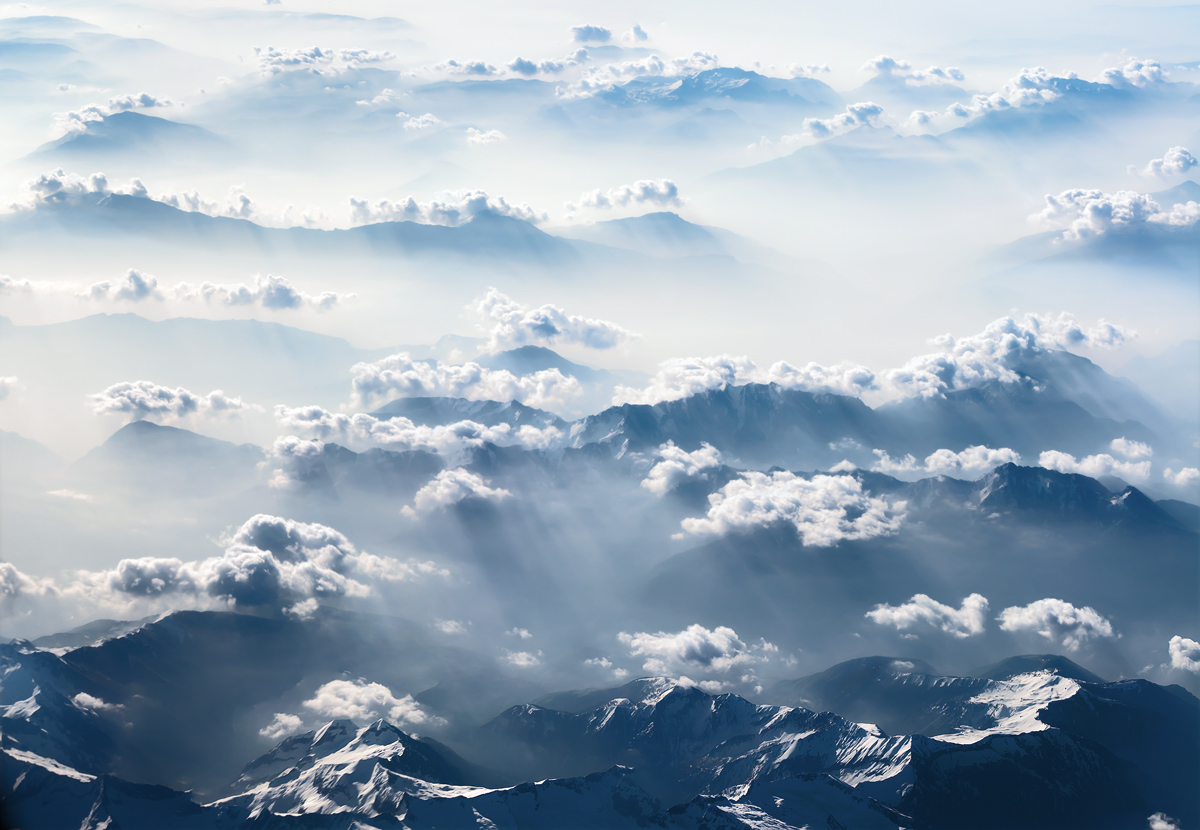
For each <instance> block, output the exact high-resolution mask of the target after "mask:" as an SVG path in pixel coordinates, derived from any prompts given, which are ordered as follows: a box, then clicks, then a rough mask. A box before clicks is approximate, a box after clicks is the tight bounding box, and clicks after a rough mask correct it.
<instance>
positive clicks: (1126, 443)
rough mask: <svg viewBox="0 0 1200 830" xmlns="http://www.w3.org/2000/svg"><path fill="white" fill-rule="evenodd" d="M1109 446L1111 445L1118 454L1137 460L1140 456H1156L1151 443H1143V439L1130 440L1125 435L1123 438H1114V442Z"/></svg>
mask: <svg viewBox="0 0 1200 830" xmlns="http://www.w3.org/2000/svg"><path fill="white" fill-rule="evenodd" d="M1109 447H1111V448H1112V451H1113V452H1115V453H1116V454H1117V455H1120V456H1123V457H1124V458H1129V459H1133V460H1135V461H1136V460H1137V459H1139V458H1152V457H1153V456H1154V450H1153V449H1151V448H1150V445H1149V444H1143V443H1142V442H1141V441H1130V440H1129V439H1128V438H1125V437H1124V436H1122V437H1121V438H1114V439H1113V440H1112V443H1111V444H1109Z"/></svg>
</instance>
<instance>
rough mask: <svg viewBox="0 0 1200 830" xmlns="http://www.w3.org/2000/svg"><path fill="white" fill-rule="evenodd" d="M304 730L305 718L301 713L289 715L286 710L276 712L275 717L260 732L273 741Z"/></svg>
mask: <svg viewBox="0 0 1200 830" xmlns="http://www.w3.org/2000/svg"><path fill="white" fill-rule="evenodd" d="M303 731H304V719H303V718H301V717H300V716H299V715H289V714H287V713H286V712H276V713H275V719H274V720H272V721H271V722H270V723H269V724H267V725H266V726H264V727H263V728H262V729H260V730H258V734H260V735H262V736H263V737H264V738H270V739H271V740H272V741H279V740H282V739H283V738H286V737H287V736H288V735H295V734H296V733H297V732H303Z"/></svg>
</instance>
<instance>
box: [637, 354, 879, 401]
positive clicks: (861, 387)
mask: <svg viewBox="0 0 1200 830" xmlns="http://www.w3.org/2000/svg"><path fill="white" fill-rule="evenodd" d="M747 383H777V384H779V385H780V386H782V387H784V388H785V389H799V390H803V391H806V392H814V393H822V392H825V393H832V394H835V395H861V394H862V393H863V392H864V391H866V390H868V389H873V388H875V373H874V372H872V371H871V370H870V369H867V368H866V367H865V366H855V365H850V364H842V365H840V366H821V365H820V364H817V363H809V364H808V365H806V366H804V367H802V368H797V367H795V366H792V365H791V364H790V363H784V362H782V361H780V362H778V363H775V364H773V365H772V366H771V367H770V368H769V369H766V370H762V369H759V368H758V366H757V365H756V364H755V363H754V361H752V360H750V359H749V358H748V357H734V356H733V355H718V356H716V357H685V358H672V359H670V360H666V361H664V362H663V363H660V364H659V370H658V372H657V373H656V374H655V375H654V377H653V378H651V379H650V383H649V385H648V386H647V387H646V388H645V389H633V388H631V387H628V386H618V387H617V388H616V390H615V394H614V396H613V404H614V405H620V404H623V403H634V404H647V405H653V404H656V403H660V402H662V401H676V400H680V399H682V398H687V397H690V396H692V395H695V394H698V393H700V392H705V391H708V390H710V389H724V388H725V387H726V386H740V385H743V384H747Z"/></svg>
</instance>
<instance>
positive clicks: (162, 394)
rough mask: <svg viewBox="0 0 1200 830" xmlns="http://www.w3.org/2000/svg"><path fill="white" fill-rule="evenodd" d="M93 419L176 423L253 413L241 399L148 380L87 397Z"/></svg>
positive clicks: (250, 405)
mask: <svg viewBox="0 0 1200 830" xmlns="http://www.w3.org/2000/svg"><path fill="white" fill-rule="evenodd" d="M88 400H89V401H90V402H91V404H92V412H93V413H94V414H96V415H128V416H129V419H130V420H131V421H141V420H144V419H151V420H154V419H163V420H178V419H180V418H185V417H187V416H189V415H196V416H199V417H203V418H209V417H238V416H240V415H241V414H242V413H243V412H245V411H247V410H250V409H255V408H256V407H254V406H253V405H252V404H247V403H245V402H244V401H243V400H242V399H241V398H231V397H229V396H228V395H226V394H225V393H224V392H222V391H221V390H220V389H217V390H214V391H212V392H209V393H208V394H207V395H197V394H196V393H194V392H191V391H189V390H187V389H184V388H183V387H182V386H178V387H176V388H174V389H172V388H170V387H169V386H160V385H159V384H157V383H152V382H151V381H148V380H138V381H126V382H124V383H114V384H113V385H112V386H110V387H108V388H107V389H105V390H104V391H103V392H98V393H96V394H95V395H89V396H88Z"/></svg>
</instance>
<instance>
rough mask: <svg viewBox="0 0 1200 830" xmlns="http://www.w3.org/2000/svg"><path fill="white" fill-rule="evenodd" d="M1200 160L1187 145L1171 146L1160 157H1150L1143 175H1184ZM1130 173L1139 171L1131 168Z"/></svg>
mask: <svg viewBox="0 0 1200 830" xmlns="http://www.w3.org/2000/svg"><path fill="white" fill-rule="evenodd" d="M1198 164H1200V162H1197V161H1196V157H1195V156H1193V155H1192V154H1191V153H1190V152H1189V151H1188V148H1187V147H1171V148H1170V149H1168V150H1167V152H1166V153H1164V154H1163V157H1162V158H1160V159H1150V161H1149V163H1148V164H1147V165H1146V167H1145V169H1143V170H1142V171H1141V175H1143V176H1148V177H1153V178H1159V179H1163V178H1166V177H1167V176H1182V175H1184V174H1185V173H1187V172H1188V171H1189V170H1191V169H1192V168H1194V167H1196V166H1197V165H1198ZM1129 172H1130V173H1136V172H1138V169H1137V168H1136V167H1130V168H1129Z"/></svg>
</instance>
